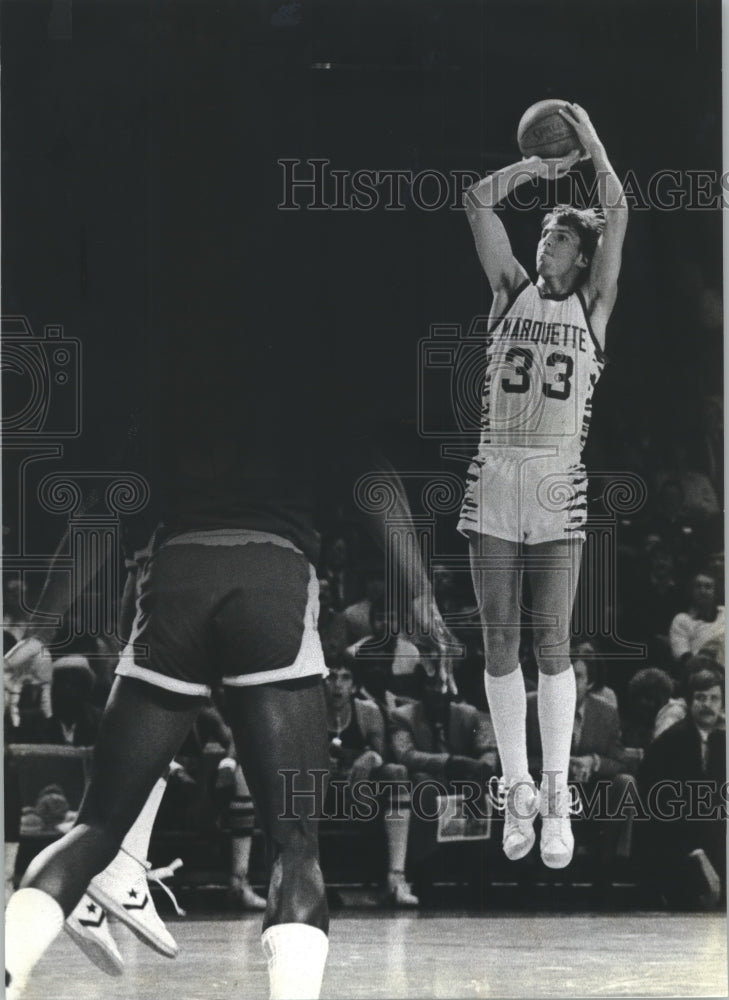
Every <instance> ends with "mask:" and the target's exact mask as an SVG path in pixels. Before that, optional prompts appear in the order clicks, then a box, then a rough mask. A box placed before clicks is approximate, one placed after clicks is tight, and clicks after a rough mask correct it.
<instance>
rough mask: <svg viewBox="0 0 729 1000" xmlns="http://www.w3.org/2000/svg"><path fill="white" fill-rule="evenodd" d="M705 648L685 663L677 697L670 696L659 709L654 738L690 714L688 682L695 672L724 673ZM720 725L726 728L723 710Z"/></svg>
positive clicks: (654, 727)
mask: <svg viewBox="0 0 729 1000" xmlns="http://www.w3.org/2000/svg"><path fill="white" fill-rule="evenodd" d="M705 649H706V647H704V649H702V651H701V652H700V653H699V654H698V655H697V656H692V657H690V658H689V659H688V660H686V662H685V663H684V665H683V670H682V672H681V678H680V680H679V683H678V685H677V691H676V695H675V697H673V698H669V699H668V701H667V702H666V704H665V705H663V707H662V708H660V709H659V710H658V714H657V715H656V720H655V724H654V726H653V739H656V737H657V736H660V735H661V733H665V731H666V730H667V729H670V728H671V726H675V724H676V723H677V722H683V720H684V719H685V718H686V716H687V715H688V701H687V692H688V683H689V680H690V679H691V677H692V675H693V674H696V673H698V672H699V671H700V670H717V671H719V672H720V673H723V667H721V666H720V665H719V664H718V663H717V662H716V660H715V659H714V658H713V657H711V656H706V655H705V653H704V650H705ZM719 725H720V728H722V729H724V728H725V716H724V711H723V710H722V713H721V719H720V722H719Z"/></svg>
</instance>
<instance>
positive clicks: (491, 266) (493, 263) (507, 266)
mask: <svg viewBox="0 0 729 1000" xmlns="http://www.w3.org/2000/svg"><path fill="white" fill-rule="evenodd" d="M578 158H579V154H578V153H571V154H570V155H569V156H567V157H564V158H563V159H562V160H543V159H541V157H539V156H530V157H529V158H528V159H525V160H520V161H519V162H518V163H512V164H510V165H509V166H508V167H503V168H502V169H501V170H497V171H495V172H494V173H493V174H489V175H488V176H487V177H484V178H483V180H480V181H478V182H477V183H476V184H474V185H472V186H471V187H470V188H469V189H468V191H467V192H466V195H465V197H464V200H463V203H464V207H465V209H466V218H467V219H468V221H469V224H470V226H471V231H472V232H473V239H474V242H475V244H476V252H477V253H478V258H479V260H480V261H481V266H482V267H483V269H484V271H485V272H486V277H487V278H488V281H489V285H490V286H491V291H492V292H493V293H494V295H495V296H498V295H499V294H503V295H505V296H506V297H510V296H511V294H512V293H513V292H514V291H515V290H516V289H517V288H518V287H519V285H521V284H523V282H524V281H525V280H527V278H528V275H527V272H526V271H525V270H524V268H523V267H522V266H521V264H520V263H519V261H518V260H517V259H516V258H515V257H514V253H513V251H512V249H511V243H510V241H509V237H508V235H507V232H506V229H505V228H504V224H503V222H502V221H501V219H500V218H499V215H498V213H497V212H496V210H495V209H496V206H497V205H498V204H499V202H501V201H503V200H504V198H506V197H507V195H510V194H511V192H512V191H514V190H515V188H517V187H519V185H520V184H525V183H526V182H527V181H533V180H536V179H537V178H540V177H544V178H547V177H551V178H554V177H559V176H561V175H562V174H563V173H565V172H566V171H567V170H569V169H570V167H572V166H574V164H575V163H576V162H577V160H578Z"/></svg>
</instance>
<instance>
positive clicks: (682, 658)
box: [669, 573, 724, 669]
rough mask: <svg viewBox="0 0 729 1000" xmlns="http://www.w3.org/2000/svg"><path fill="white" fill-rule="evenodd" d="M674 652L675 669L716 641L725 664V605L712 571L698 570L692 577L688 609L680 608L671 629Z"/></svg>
mask: <svg viewBox="0 0 729 1000" xmlns="http://www.w3.org/2000/svg"><path fill="white" fill-rule="evenodd" d="M669 638H670V642H671V655H672V656H673V661H674V665H675V668H676V669H680V668H681V667H682V666H683V665H684V663H685V662H686V661H687V660H688V659H689V657H691V656H695V655H696V654H697V653H698V652H700V651H701V649H702V648H703V647H705V646H706V645H708V644H709V643H713V644H717V643H718V646H719V650H720V653H721V656H720V658H719V657H716V659H717V660H718V662H720V663H722V664H723V663H724V608H723V607H721V606H720V605H718V604H717V603H716V585H715V583H714V579H713V577H712V576H711V575H710V574H709V573H697V574H696V575H695V576H694V577H693V579H692V580H691V598H690V603H689V608H688V611H680V612H679V613H678V614H677V615H676V616H675V618H674V619H673V621H672V622H671V627H670V630H669Z"/></svg>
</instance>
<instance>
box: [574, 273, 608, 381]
mask: <svg viewBox="0 0 729 1000" xmlns="http://www.w3.org/2000/svg"><path fill="white" fill-rule="evenodd" d="M575 295H576V296H577V298H578V300H579V303H580V305H581V306H582V311H583V313H584V314H585V323H587V332H588V333H589V334H590V336H591V337H592V343H593V344H594V346H595V355H596V357H597V360H598V361H599V362H600V364H603V365H604V364H605V362H606V361H607V355H606V354H605V351H604V350H603V348H602V347H600V341H599V340H598V339H597V337H596V336H595V331H594V330H593V329H592V323H591V322H590V315H589V313H588V311H587V303H586V302H585V296H584V294H583V292H582V289H581V288H576V289H575Z"/></svg>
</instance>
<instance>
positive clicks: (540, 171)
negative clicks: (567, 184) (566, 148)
mask: <svg viewBox="0 0 729 1000" xmlns="http://www.w3.org/2000/svg"><path fill="white" fill-rule="evenodd" d="M582 155H583V153H582V150H580V149H573V150H572V152H571V153H568V154H567V155H566V156H560V157H558V158H557V159H543V158H542V157H541V156H527V157H525V158H524V159H523V160H522V165H523V166H524V167H526V169H527V170H528V171H529V172H530V173H531V174H532V175H533V176H534V177H535V178H536V177H539V178H543V179H544V180H548V181H555V180H558V179H559V178H560V177H564V176H565V175H566V174H568V173H569V172H570V170H571V169H572V168H573V167H574V165H575V164H576V163H579V161H580V159H581V158H582Z"/></svg>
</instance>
